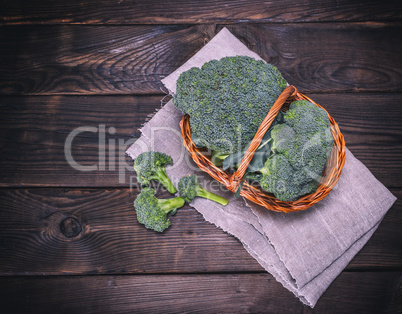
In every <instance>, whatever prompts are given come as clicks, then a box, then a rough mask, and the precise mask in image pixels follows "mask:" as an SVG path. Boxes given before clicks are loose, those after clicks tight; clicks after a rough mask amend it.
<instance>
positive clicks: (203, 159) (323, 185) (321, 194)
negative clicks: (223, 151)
mask: <svg viewBox="0 0 402 314" xmlns="http://www.w3.org/2000/svg"><path fill="white" fill-rule="evenodd" d="M301 99H304V100H307V101H310V102H312V103H314V104H315V105H317V106H318V107H320V108H322V107H321V106H320V105H318V104H317V103H315V102H314V101H313V100H311V99H310V98H308V97H307V96H305V95H303V94H301V93H299V92H298V91H297V89H296V88H295V87H294V86H288V87H286V88H285V90H284V91H283V92H282V94H281V95H280V96H279V97H278V99H277V100H276V101H275V103H274V105H273V106H272V108H271V110H270V111H269V112H268V114H267V116H266V117H265V119H264V120H263V121H262V123H261V125H260V127H259V129H258V130H257V133H256V134H255V136H254V139H253V141H252V143H251V144H250V146H249V148H248V149H247V151H246V153H245V155H244V157H243V160H242V161H241V163H240V166H239V168H238V169H237V171H236V172H234V173H229V172H225V171H223V170H222V169H221V168H219V167H217V166H215V165H214V164H213V163H212V161H211V160H210V157H209V156H207V155H205V152H202V151H201V150H200V149H198V148H197V147H196V146H195V144H194V142H193V141H192V140H191V128H190V120H189V116H188V115H183V118H182V120H181V122H180V128H181V133H182V136H183V143H184V146H185V147H186V149H187V150H188V151H189V153H190V155H191V157H192V159H193V160H194V162H195V163H196V164H197V165H198V167H199V168H200V169H201V170H203V171H204V172H206V173H208V174H209V175H210V176H211V177H212V178H214V179H215V180H217V181H219V182H220V183H222V184H223V185H225V186H226V188H227V189H229V190H230V191H232V192H236V190H237V189H238V187H239V185H240V183H241V181H242V180H243V176H244V174H245V172H246V170H247V167H248V164H249V163H250V161H251V159H252V158H253V155H254V152H255V151H256V149H257V148H258V146H259V144H260V143H261V140H262V138H263V137H264V134H265V133H266V132H267V130H268V128H269V127H270V125H271V123H272V122H273V120H274V119H275V117H276V115H277V114H278V112H279V110H280V109H281V108H282V107H283V106H284V105H286V104H287V105H288V104H289V103H290V102H292V101H296V100H301ZM323 109H324V108H323ZM324 110H325V109H324ZM327 113H328V112H327ZM328 118H329V121H330V124H331V133H332V135H333V138H334V147H333V149H332V151H331V154H330V156H329V157H328V161H327V165H326V167H325V169H324V173H323V175H322V179H321V181H320V183H319V185H318V188H317V190H316V191H315V192H314V193H311V194H308V195H305V196H302V197H301V198H299V199H298V200H296V201H293V202H284V201H280V200H278V199H276V198H275V197H274V195H272V194H270V193H267V192H264V191H263V190H261V189H259V188H257V187H254V186H252V185H250V184H248V183H247V182H246V180H245V181H244V183H243V186H242V189H241V191H240V195H241V196H243V197H245V198H246V199H248V200H250V201H252V202H254V203H256V204H259V205H261V206H264V207H265V208H267V209H270V210H273V211H278V212H286V213H287V212H293V211H299V210H305V209H307V208H309V207H310V206H312V205H314V204H315V203H317V202H319V201H320V200H322V199H323V198H325V197H326V196H327V195H328V193H329V192H330V191H331V190H332V188H333V187H334V186H335V185H336V183H337V182H338V179H339V177H340V175H341V171H342V168H343V165H344V163H345V140H344V138H343V135H342V133H341V132H340V130H339V127H338V124H337V123H336V122H335V120H334V119H333V118H332V117H331V116H330V115H329V114H328Z"/></svg>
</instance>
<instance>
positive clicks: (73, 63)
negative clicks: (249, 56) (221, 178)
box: [0, 0, 402, 313]
mask: <svg viewBox="0 0 402 314" xmlns="http://www.w3.org/2000/svg"><path fill="white" fill-rule="evenodd" d="M297 2H298V1H296V2H295V1H290V0H284V1H276V2H275V1H274V2H265V1H258V0H255V1H251V0H249V1H160V0H148V1H128V0H114V1H111V0H102V1H99V0H89V1H85V2H84V1H77V0H70V1H50V0H42V1H41V0H29V1H28V0H14V1H11V0H4V1H2V2H1V4H0V16H1V26H0V47H1V48H0V93H1V98H0V99H1V100H0V121H1V122H0V148H1V150H0V312H1V313H14V312H16V313H37V312H38V313H39V312H42V313H54V312H59V313H65V312H68V313H104V312H107V313H120V312H131V313H133V312H141V313H154V312H155V313H170V312H172V313H174V312H176V313H177V312H200V313H214V312H222V313H237V312H251V313H257V312H263V313H267V312H273V313H301V312H303V313H396V312H399V313H401V312H402V306H401V303H402V292H401V280H402V239H401V235H402V232H401V222H402V211H401V209H402V208H401V207H402V203H401V201H399V200H398V201H397V202H396V203H395V205H394V206H393V207H392V208H391V209H390V211H389V212H388V213H387V215H386V216H385V218H384V220H383V221H382V223H381V225H380V227H379V228H378V230H377V231H376V232H375V234H374V235H373V237H372V238H371V239H370V241H369V242H368V243H367V245H366V246H365V247H364V248H363V249H362V250H361V251H360V252H359V253H358V254H357V255H356V257H355V258H354V259H353V260H352V261H351V262H350V264H349V265H348V266H347V267H346V269H345V270H344V271H343V272H342V274H341V275H340V276H339V277H338V278H337V279H336V280H335V281H334V282H333V283H332V284H331V286H330V287H329V289H328V290H327V291H326V292H325V293H324V295H323V296H322V298H321V299H320V300H319V302H318V304H317V306H316V307H315V308H314V309H310V308H309V307H306V306H303V305H302V303H301V302H300V301H299V300H298V299H296V298H295V297H294V296H293V295H292V294H291V293H290V292H289V291H287V290H286V289H285V288H283V287H282V286H281V285H280V284H279V283H277V282H276V281H275V279H274V278H273V277H272V276H271V275H270V274H269V273H266V272H265V271H264V270H263V268H262V267H261V266H260V265H259V264H258V263H257V262H256V261H255V260H254V259H253V258H252V257H250V256H249V255H248V254H247V252H246V251H245V250H244V249H243V247H242V245H241V244H240V242H239V241H237V240H236V239H235V238H233V237H231V236H230V235H228V234H226V233H224V232H222V231H221V230H218V229H217V228H215V227H214V226H212V225H210V224H209V223H207V222H205V221H204V219H203V218H202V217H201V215H200V214H198V213H197V212H196V211H195V210H194V209H192V208H190V207H186V208H185V209H183V210H181V211H180V214H177V215H176V216H174V217H173V218H172V227H171V228H170V229H169V230H168V231H167V232H165V233H164V234H156V233H154V232H151V231H149V230H146V229H145V228H143V226H141V225H139V224H138V223H137V220H136V216H135V212H134V209H133V205H132V203H133V201H134V199H135V197H136V195H137V190H136V189H135V188H134V187H133V184H132V183H133V182H134V181H133V180H132V179H133V178H134V173H133V171H132V168H131V166H132V160H130V158H128V157H127V156H126V155H125V153H124V151H125V149H126V148H128V146H129V145H130V144H131V143H132V142H133V140H134V139H135V138H137V137H138V136H139V135H140V132H139V131H138V129H139V128H140V127H141V125H142V124H143V123H144V122H145V121H146V120H147V116H148V115H149V114H152V113H153V112H154V111H155V109H157V108H159V107H160V101H161V99H162V98H163V96H164V95H165V94H164V89H163V86H162V84H161V81H160V80H161V79H162V78H163V77H165V76H167V75H168V74H170V73H171V72H172V71H173V70H175V69H176V68H177V67H178V66H180V65H181V64H182V63H183V62H185V61H186V60H187V59H189V58H190V57H191V56H192V55H193V54H194V53H195V52H196V51H198V50H199V49H200V48H201V47H202V46H203V45H204V44H205V43H206V42H208V41H209V40H210V39H211V38H212V37H213V36H214V35H215V34H216V33H217V32H218V31H219V30H220V29H222V27H224V26H225V27H227V28H228V29H229V30H230V31H231V32H232V33H233V34H234V35H235V36H237V37H238V38H239V39H240V40H241V41H242V42H243V43H244V44H246V45H247V46H248V47H249V48H250V49H251V50H253V51H255V52H256V53H258V54H259V55H260V56H262V57H263V58H264V59H265V60H266V61H268V62H270V63H272V64H275V65H276V66H277V67H278V68H279V70H280V71H281V72H282V74H283V76H284V77H285V78H286V80H287V81H288V82H289V83H290V84H293V85H295V86H296V87H297V88H298V89H299V90H300V91H302V92H303V93H305V94H307V95H308V96H310V97H312V98H313V99H314V100H316V101H317V102H318V103H320V104H322V105H323V106H325V107H326V108H327V110H328V111H329V112H330V113H331V115H332V116H333V117H334V118H335V119H336V121H337V122H338V123H339V125H340V127H341V130H342V132H343V133H344V135H345V138H346V142H347V146H348V147H349V149H350V150H351V151H352V152H353V153H354V154H355V156H356V157H357V158H359V159H360V160H361V161H362V162H363V163H364V164H365V165H366V166H367V167H368V168H369V169H370V170H371V171H372V173H373V174H374V175H375V176H376V177H377V178H378V179H379V180H380V181H381V182H383V183H384V184H385V185H386V186H387V187H388V188H389V189H390V190H391V191H392V192H393V193H394V195H396V196H397V197H398V198H399V199H401V197H402V180H401V179H402V127H401V122H402V93H401V92H402V74H401V69H402V54H401V51H402V3H401V2H400V1H346V0H341V1H335V0H328V1H313V0H309V1H300V4H298V3H297ZM70 144H71V145H70ZM69 145H70V146H71V150H70V148H69ZM69 152H71V156H69V155H68V154H69ZM66 154H67V155H66ZM83 170H86V171H83Z"/></svg>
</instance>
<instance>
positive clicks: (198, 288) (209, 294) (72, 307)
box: [0, 272, 402, 314]
mask: <svg viewBox="0 0 402 314" xmlns="http://www.w3.org/2000/svg"><path fill="white" fill-rule="evenodd" d="M401 279H402V273H400V272H391V273H364V272H363V273H342V274H341V275H340V276H339V277H338V278H337V279H336V280H335V281H334V282H333V283H332V285H331V286H330V287H329V289H328V290H327V291H326V292H325V293H324V295H323V296H322V297H321V299H320V300H319V301H318V303H317V305H316V307H315V308H314V309H311V308H309V307H307V306H304V305H302V303H301V302H300V301H299V300H298V299H297V298H296V297H294V296H293V295H292V294H291V293H290V292H289V291H288V290H286V289H285V288H283V287H282V286H281V285H280V284H279V283H278V282H276V281H275V279H273V278H272V276H271V275H269V274H228V275H222V274H215V275H208V276H205V275H202V276H200V275H168V276H166V275H165V276H89V277H88V276H87V277H85V276H84V277H82V276H78V277H76V276H62V277H58V276H56V277H9V278H7V277H1V278H0V292H1V293H0V307H1V308H2V309H3V310H5V311H6V312H8V313H11V312H12V313H28V312H29V313H54V312H57V313H60V312H62V313H103V312H105V311H106V312H113V313H133V312H135V313H138V312H141V313H161V312H163V313H184V312H185V313H271V312H274V313H301V312H303V313H376V314H377V313H397V311H398V309H399V310H400V309H401V308H400V303H399V304H398V298H399V299H400V295H401V287H400V282H401Z"/></svg>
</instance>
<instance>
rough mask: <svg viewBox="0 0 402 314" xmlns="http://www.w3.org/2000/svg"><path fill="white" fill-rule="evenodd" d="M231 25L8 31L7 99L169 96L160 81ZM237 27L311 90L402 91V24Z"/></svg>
mask: <svg viewBox="0 0 402 314" xmlns="http://www.w3.org/2000/svg"><path fill="white" fill-rule="evenodd" d="M222 27H223V26H219V27H215V25H195V26H194V25H193V26H186V25H165V26H144V25H141V26H109V27H105V26H97V27H83V26H78V25H54V26H32V25H26V26H4V27H2V28H1V30H2V31H1V32H0V49H1V50H2V51H4V53H3V56H2V66H1V67H0V94H3V95H4V94H9V95H16V94H30V95H45V94H46V95H48V94H58V95H60V94H155V93H158V94H161V89H163V86H162V84H161V82H160V80H161V79H162V78H163V77H165V76H167V75H169V74H170V73H171V72H172V71H174V70H175V69H177V68H178V67H179V66H180V65H182V64H183V63H184V62H185V61H186V60H188V59H189V58H190V57H191V56H192V55H193V54H194V53H195V52H196V51H198V50H199V49H200V48H201V47H203V45H204V44H205V43H206V42H207V41H208V40H209V39H210V38H212V37H213V36H214V35H215V34H216V33H217V32H218V31H219V30H220V29H221V28H222ZM228 27H229V29H230V30H231V31H232V32H233V33H234V35H236V36H237V37H238V38H240V39H241V40H242V41H243V42H244V43H245V44H246V45H247V46H248V47H249V48H250V49H251V50H253V51H255V52H256V53H258V54H259V55H261V56H262V57H263V58H264V59H265V60H267V61H268V62H270V63H272V64H274V65H276V66H278V68H279V70H280V71H281V72H282V74H283V76H284V77H285V78H286V79H287V80H288V82H289V83H290V84H293V85H295V86H297V87H298V88H299V89H301V90H304V91H305V92H347V91H359V92H362V91H370V92H374V91H378V92H384V91H390V92H397V91H401V82H402V78H401V73H400V71H398V69H399V68H401V67H402V58H401V57H400V54H398V53H397V51H400V50H402V39H401V38H400V37H398V36H395V34H398V33H401V30H402V24H400V23H387V24H385V23H372V22H370V23H347V24H342V23H321V24H315V23H301V24H236V25H228Z"/></svg>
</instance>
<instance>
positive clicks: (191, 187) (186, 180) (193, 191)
mask: <svg viewBox="0 0 402 314" xmlns="http://www.w3.org/2000/svg"><path fill="white" fill-rule="evenodd" d="M178 189H179V194H180V197H182V198H183V199H184V200H185V201H186V202H191V201H192V200H193V199H194V198H195V197H197V196H199V197H203V198H206V199H209V200H211V201H214V202H217V203H219V204H221V205H224V206H225V205H227V204H228V202H229V201H228V200H227V199H226V198H224V197H222V196H219V195H216V194H214V193H212V192H209V191H207V190H205V189H204V188H202V187H201V186H200V180H199V179H198V177H197V176H196V175H188V176H185V177H182V178H181V179H180V181H179V185H178Z"/></svg>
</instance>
